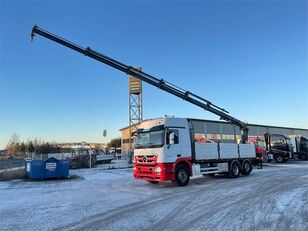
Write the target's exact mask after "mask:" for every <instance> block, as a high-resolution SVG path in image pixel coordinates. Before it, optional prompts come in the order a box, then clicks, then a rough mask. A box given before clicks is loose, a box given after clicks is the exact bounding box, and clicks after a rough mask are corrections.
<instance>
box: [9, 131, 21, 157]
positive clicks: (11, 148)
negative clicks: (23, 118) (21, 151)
mask: <svg viewBox="0 0 308 231" xmlns="http://www.w3.org/2000/svg"><path fill="white" fill-rule="evenodd" d="M18 144H19V136H18V135H17V133H14V134H13V135H12V137H11V139H10V141H9V142H8V144H7V146H6V153H7V155H14V154H16V151H18V150H16V146H17V145H18Z"/></svg>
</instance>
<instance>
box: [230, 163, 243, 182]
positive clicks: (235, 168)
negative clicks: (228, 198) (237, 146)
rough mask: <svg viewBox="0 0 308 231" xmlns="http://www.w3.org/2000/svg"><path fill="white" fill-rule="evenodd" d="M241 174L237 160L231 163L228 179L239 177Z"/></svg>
mask: <svg viewBox="0 0 308 231" xmlns="http://www.w3.org/2000/svg"><path fill="white" fill-rule="evenodd" d="M240 172H241V167H240V163H239V162H238V161H237V160H234V161H232V162H231V164H230V167H229V177H231V178H237V177H239V175H240Z"/></svg>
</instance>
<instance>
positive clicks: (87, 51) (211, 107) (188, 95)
mask: <svg viewBox="0 0 308 231" xmlns="http://www.w3.org/2000/svg"><path fill="white" fill-rule="evenodd" d="M35 34H38V35H41V36H43V37H45V38H47V39H50V40H52V41H54V42H56V43H59V44H61V45H63V46H66V47H68V48H71V49H73V50H75V51H77V52H79V53H82V54H84V55H86V56H88V57H90V58H93V59H96V60H97V61H99V62H102V63H105V64H107V65H109V66H111V67H113V68H115V69H118V70H120V71H122V72H124V73H126V74H128V75H131V76H135V77H136V78H138V79H140V80H142V81H144V82H146V83H148V84H151V85H153V86H155V87H158V88H160V89H161V90H163V91H166V92H168V93H170V94H172V95H175V96H177V97H179V98H181V99H183V100H185V101H188V102H189V103H192V104H194V105H196V106H198V107H201V108H203V109H204V110H207V111H209V112H212V113H214V114H216V115H218V116H220V119H221V120H225V121H229V122H231V123H232V124H234V125H236V126H238V127H239V128H240V130H241V143H246V142H247V140H248V128H247V124H246V123H244V122H242V121H241V120H239V119H236V118H234V117H232V116H230V115H228V114H227V113H229V112H228V111H226V110H225V109H223V108H221V107H218V106H217V105H215V104H213V103H212V102H210V101H208V100H206V99H204V98H202V97H200V96H198V95H196V94H194V93H192V92H189V91H186V90H184V89H182V88H180V87H177V86H175V85H173V84H171V83H168V82H167V81H165V80H164V79H159V78H156V77H154V76H151V75H149V74H147V73H145V72H143V71H140V70H138V69H136V68H133V67H132V66H128V65H125V64H123V63H121V62H119V61H117V60H115V59H112V58H110V57H108V56H106V55H104V54H101V53H99V52H97V51H95V50H92V49H91V48H90V47H87V48H83V47H81V46H79V45H76V44H74V43H72V42H70V41H68V40H66V39H63V38H61V37H59V36H57V35H54V34H52V33H50V32H48V31H46V30H43V29H41V28H39V27H38V26H36V25H35V26H34V27H33V29H32V33H31V41H32V40H33V37H34V36H35Z"/></svg>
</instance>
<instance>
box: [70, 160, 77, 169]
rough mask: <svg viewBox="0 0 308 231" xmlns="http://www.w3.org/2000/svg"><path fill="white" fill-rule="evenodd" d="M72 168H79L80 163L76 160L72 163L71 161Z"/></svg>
mask: <svg viewBox="0 0 308 231" xmlns="http://www.w3.org/2000/svg"><path fill="white" fill-rule="evenodd" d="M71 168H72V169H76V168H78V163H77V162H76V161H74V162H72V163H71Z"/></svg>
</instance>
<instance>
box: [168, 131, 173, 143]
mask: <svg viewBox="0 0 308 231" xmlns="http://www.w3.org/2000/svg"><path fill="white" fill-rule="evenodd" d="M169 144H174V132H171V133H170V135H169Z"/></svg>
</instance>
